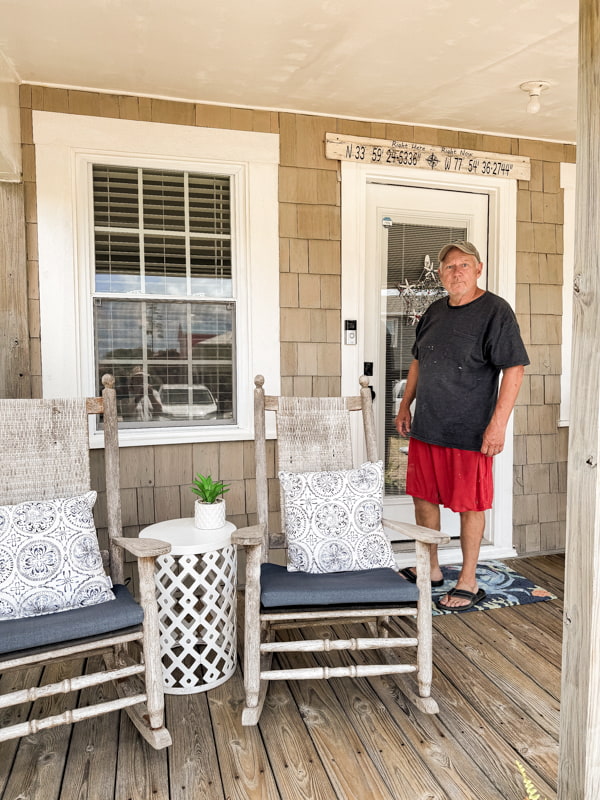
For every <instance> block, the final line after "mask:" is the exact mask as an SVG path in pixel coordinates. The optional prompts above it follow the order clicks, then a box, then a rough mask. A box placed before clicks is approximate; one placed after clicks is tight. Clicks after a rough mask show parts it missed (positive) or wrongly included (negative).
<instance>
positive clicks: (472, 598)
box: [435, 586, 486, 611]
mask: <svg viewBox="0 0 600 800" xmlns="http://www.w3.org/2000/svg"><path fill="white" fill-rule="evenodd" d="M446 596H448V597H462V598H463V599H464V600H468V601H469V602H468V603H467V604H466V605H464V606H454V607H452V606H447V605H445V604H444V603H442V602H441V601H442V599H443V597H440V599H439V600H436V601H435V604H436V606H437V607H438V608H439V609H441V610H442V611H468V610H469V609H470V608H473V606H476V605H477V603H480V602H481V601H482V600H485V598H486V594H485V592H484V591H483V589H478V590H477V593H475V592H469V591H467V590H466V589H457V588H456V586H455V587H454V588H453V589H449V590H448V591H447V592H446V594H445V595H444V597H446Z"/></svg>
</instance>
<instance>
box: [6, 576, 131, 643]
mask: <svg viewBox="0 0 600 800" xmlns="http://www.w3.org/2000/svg"><path fill="white" fill-rule="evenodd" d="M112 592H113V594H114V595H115V599H114V601H113V600H111V601H110V602H108V603H98V604H97V605H93V606H84V607H83V608H73V609H70V610H69V611H60V612H57V613H55V614H42V615H41V616H38V617H23V618H22V619H7V620H2V621H0V653H14V652H18V651H21V650H30V649H31V648H33V647H48V646H50V645H56V646H58V645H60V644H61V643H62V642H70V641H72V640H74V639H84V638H86V637H88V636H99V635H102V634H106V633H110V632H111V631H118V630H121V629H122V628H131V627H134V626H137V625H140V624H141V623H142V621H143V619H144V612H143V610H142V608H141V606H140V605H139V604H138V603H136V601H135V600H134V599H133V597H132V596H131V594H130V593H129V591H128V589H127V587H126V586H121V585H117V586H113V587H112Z"/></svg>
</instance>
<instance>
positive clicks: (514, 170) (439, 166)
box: [325, 133, 531, 181]
mask: <svg viewBox="0 0 600 800" xmlns="http://www.w3.org/2000/svg"><path fill="white" fill-rule="evenodd" d="M325 137H326V138H325V156H326V157H327V158H332V159H337V160H339V161H354V162H355V163H361V164H387V165H395V166H399V167H417V168H418V169H428V170H429V171H430V172H460V173H463V174H467V175H488V176H490V177H494V178H512V179H517V178H518V179H519V180H522V181H528V180H529V177H530V172H531V166H530V162H529V159H528V158H525V157H524V156H507V155H504V154H501V153H482V152H480V151H478V150H465V149H464V148H460V147H434V146H433V145H429V144H414V143H413V142H396V141H393V140H386V139H363V138H360V137H358V136H342V135H338V134H336V133H327V134H326V135H325Z"/></svg>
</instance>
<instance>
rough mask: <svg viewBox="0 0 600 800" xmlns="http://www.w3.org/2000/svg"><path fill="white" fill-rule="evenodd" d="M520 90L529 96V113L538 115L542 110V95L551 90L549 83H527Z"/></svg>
mask: <svg viewBox="0 0 600 800" xmlns="http://www.w3.org/2000/svg"><path fill="white" fill-rule="evenodd" d="M520 88H521V89H522V90H523V91H524V92H527V94H528V95H529V102H528V103H527V113H528V114H537V113H538V111H539V110H540V108H541V103H540V95H541V93H542V92H543V91H545V90H546V89H548V88H550V82H549V81H525V83H522V84H521V86H520Z"/></svg>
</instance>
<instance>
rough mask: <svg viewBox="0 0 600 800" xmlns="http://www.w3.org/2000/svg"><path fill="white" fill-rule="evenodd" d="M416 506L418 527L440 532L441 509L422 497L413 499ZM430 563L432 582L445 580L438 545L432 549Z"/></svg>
mask: <svg viewBox="0 0 600 800" xmlns="http://www.w3.org/2000/svg"><path fill="white" fill-rule="evenodd" d="M413 502H414V504H415V520H416V522H417V525H423V527H424V528H432V529H433V530H434V531H439V530H440V507H439V506H438V505H436V504H435V503H430V502H429V501H428V500H422V499H421V498H420V497H413ZM430 553H431V556H430V559H429V560H430V563H431V580H432V581H439V580H440V578H443V577H444V576H443V575H442V570H441V569H440V562H439V561H438V549H437V545H432V546H431V548H430Z"/></svg>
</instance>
